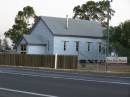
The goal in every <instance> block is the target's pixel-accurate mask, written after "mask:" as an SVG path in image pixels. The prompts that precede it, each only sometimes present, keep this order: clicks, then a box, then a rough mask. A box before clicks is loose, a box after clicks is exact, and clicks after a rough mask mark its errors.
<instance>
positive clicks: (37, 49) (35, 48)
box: [27, 45, 47, 55]
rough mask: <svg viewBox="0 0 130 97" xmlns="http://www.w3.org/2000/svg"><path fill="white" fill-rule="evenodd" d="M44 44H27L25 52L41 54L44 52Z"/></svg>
mask: <svg viewBox="0 0 130 97" xmlns="http://www.w3.org/2000/svg"><path fill="white" fill-rule="evenodd" d="M46 50H47V48H46V46H36V45H28V46H27V54H37V55H42V54H46Z"/></svg>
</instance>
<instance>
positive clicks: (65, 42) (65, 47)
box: [64, 41, 68, 51]
mask: <svg viewBox="0 0 130 97" xmlns="http://www.w3.org/2000/svg"><path fill="white" fill-rule="evenodd" d="M67 42H68V41H64V51H66V49H67Z"/></svg>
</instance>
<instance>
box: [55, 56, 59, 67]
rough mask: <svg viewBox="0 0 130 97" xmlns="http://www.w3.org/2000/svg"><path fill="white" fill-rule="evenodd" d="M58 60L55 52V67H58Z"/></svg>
mask: <svg viewBox="0 0 130 97" xmlns="http://www.w3.org/2000/svg"><path fill="white" fill-rule="evenodd" d="M57 60H58V57H57V54H55V69H57Z"/></svg>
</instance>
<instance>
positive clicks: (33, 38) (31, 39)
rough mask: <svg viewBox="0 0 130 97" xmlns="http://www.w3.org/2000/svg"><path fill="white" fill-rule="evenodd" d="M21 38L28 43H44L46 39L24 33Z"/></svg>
mask: <svg viewBox="0 0 130 97" xmlns="http://www.w3.org/2000/svg"><path fill="white" fill-rule="evenodd" d="M23 38H24V39H25V40H26V42H27V44H29V45H46V44H47V41H46V40H44V38H43V37H42V36H33V35H24V36H23Z"/></svg>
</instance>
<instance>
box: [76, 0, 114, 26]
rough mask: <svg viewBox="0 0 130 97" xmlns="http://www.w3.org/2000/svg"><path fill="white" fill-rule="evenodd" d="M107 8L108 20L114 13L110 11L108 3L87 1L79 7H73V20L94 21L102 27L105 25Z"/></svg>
mask: <svg viewBox="0 0 130 97" xmlns="http://www.w3.org/2000/svg"><path fill="white" fill-rule="evenodd" d="M108 8H109V19H111V17H112V16H113V15H114V13H115V11H114V10H113V9H111V6H110V3H109V2H108V1H105V0H103V1H98V2H95V1H88V2H86V3H85V4H82V5H81V6H80V5H78V6H76V7H74V9H73V12H74V16H73V18H74V19H75V18H79V19H86V20H95V21H99V22H100V23H102V24H103V25H104V26H106V25H107V22H106V18H107V17H108V15H107V11H108Z"/></svg>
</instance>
